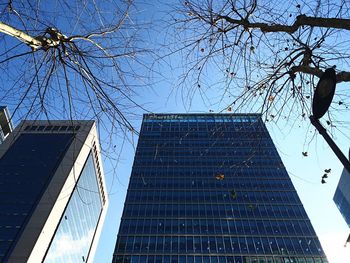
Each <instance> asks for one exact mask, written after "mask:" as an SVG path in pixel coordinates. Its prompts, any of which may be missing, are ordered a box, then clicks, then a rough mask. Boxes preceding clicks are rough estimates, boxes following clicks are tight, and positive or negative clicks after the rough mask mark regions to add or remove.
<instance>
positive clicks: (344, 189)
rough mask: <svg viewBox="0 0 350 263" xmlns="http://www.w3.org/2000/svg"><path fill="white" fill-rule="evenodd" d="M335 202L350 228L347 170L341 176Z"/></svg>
mask: <svg viewBox="0 0 350 263" xmlns="http://www.w3.org/2000/svg"><path fill="white" fill-rule="evenodd" d="M349 155H350V154H349ZM333 200H334V202H335V204H336V205H337V207H338V209H339V211H340V213H341V214H342V216H343V218H344V220H345V222H346V223H347V225H348V226H349V227H350V173H349V172H348V171H347V170H346V169H345V168H344V169H343V172H342V174H341V177H340V180H339V183H338V186H337V189H336V190H335V193H334V197H333Z"/></svg>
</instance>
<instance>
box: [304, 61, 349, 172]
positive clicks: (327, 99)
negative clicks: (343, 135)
mask: <svg viewBox="0 0 350 263" xmlns="http://www.w3.org/2000/svg"><path fill="white" fill-rule="evenodd" d="M336 83H337V78H336V74H335V70H334V69H333V68H329V69H326V71H325V72H324V73H323V75H322V76H321V78H320V80H319V81H318V83H317V86H316V90H315V94H314V98H313V101H312V114H313V115H311V116H310V121H311V124H312V125H314V126H315V128H316V129H317V130H318V131H319V133H320V134H321V135H322V136H323V138H324V139H325V140H326V142H327V143H328V145H329V146H330V147H331V149H332V150H333V152H334V153H335V155H336V156H337V157H338V159H339V160H340V161H341V162H342V164H343V165H344V167H345V169H346V170H347V171H348V172H349V173H350V162H349V160H348V159H347V158H346V157H345V156H344V154H343V153H342V152H341V150H340V149H339V147H338V146H337V145H336V144H335V142H334V141H333V140H332V138H331V137H330V136H329V135H328V133H327V131H326V129H325V128H324V127H323V126H322V124H321V123H320V121H319V119H320V118H322V116H323V115H324V114H325V113H326V112H327V110H328V108H329V106H330V105H331V103H332V99H333V96H334V92H335V85H336Z"/></svg>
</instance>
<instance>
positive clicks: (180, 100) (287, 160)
mask: <svg viewBox="0 0 350 263" xmlns="http://www.w3.org/2000/svg"><path fill="white" fill-rule="evenodd" d="M163 8H164V5H162V4H159V5H157V4H154V5H152V4H148V5H145V7H144V8H140V7H139V13H138V15H140V16H142V17H143V18H144V19H145V20H148V19H150V18H152V19H157V20H161V19H162V18H163V17H162V16H163V15H166V12H165V11H164V9H163ZM150 38H151V39H152V41H154V42H156V41H159V42H162V41H163V38H164V31H158V33H156V34H151V37H150ZM166 62H167V63H163V64H161V66H160V67H158V70H159V71H158V73H161V74H159V75H158V74H155V75H154V76H155V77H156V80H157V81H155V84H153V85H152V86H151V87H149V88H145V89H142V90H141V92H140V94H139V96H138V102H140V103H144V105H146V108H147V109H148V110H149V111H151V112H158V113H174V112H209V111H211V110H212V111H214V112H220V111H222V110H224V109H225V107H226V106H227V104H225V101H224V102H221V103H218V102H217V101H218V99H217V95H218V93H217V90H216V89H213V90H208V91H207V93H206V94H207V97H208V98H211V99H208V100H207V99H205V98H204V99H203V97H201V96H199V94H196V95H195V96H194V97H193V98H192V102H191V106H189V105H188V104H186V103H184V101H186V96H183V94H182V93H181V92H179V90H177V84H178V81H179V78H178V76H179V74H181V70H180V69H178V68H177V63H180V62H181V61H178V58H177V57H172V58H170V59H169V58H168V59H167V61H166ZM213 72H215V70H213ZM160 75H162V76H160ZM164 76H166V79H164V78H163V77H164ZM209 79H210V81H212V82H215V76H209ZM346 90H347V87H346V84H342V85H338V87H337V93H338V94H340V93H343V92H344V91H345V92H346ZM184 97H185V98H184ZM310 104H311V102H310ZM310 106H311V105H310ZM224 112H225V111H224ZM140 113H141V112H140ZM331 114H336V118H337V120H339V121H341V125H340V123H339V127H341V129H340V130H338V129H337V128H334V129H332V134H333V135H334V139H335V140H336V143H337V144H338V145H339V146H340V148H341V150H342V151H343V152H344V153H347V152H348V148H349V146H350V140H349V137H347V136H346V134H343V133H342V132H344V131H346V130H348V129H349V124H350V116H348V114H346V112H343V113H341V112H336V111H332V108H331ZM141 121H142V117H141V115H140V116H139V117H138V119H135V121H134V124H135V126H136V127H138V128H139V127H140V124H141ZM321 122H322V120H321ZM324 123H325V121H324ZM266 125H267V127H268V129H269V131H270V134H271V136H272V138H273V141H274V143H275V145H276V147H277V149H278V152H279V154H280V156H281V158H282V160H283V162H284V165H285V167H286V169H287V171H288V173H289V175H290V177H291V179H292V181H293V184H294V186H295V188H296V190H297V192H298V194H299V197H300V198H301V200H302V202H303V205H304V207H305V209H306V211H307V214H308V215H309V217H310V220H311V222H312V224H313V226H314V228H315V231H316V233H317V235H318V236H319V239H320V241H321V244H322V246H323V249H324V250H325V253H326V255H327V257H328V259H329V261H330V263H344V260H346V259H348V258H350V245H349V246H348V247H347V248H344V243H345V240H346V238H347V236H348V234H349V233H350V230H349V228H348V226H347V225H346V223H345V221H344V220H343V218H342V216H341V214H340V213H339V211H338V209H337V208H336V206H335V204H334V202H333V195H334V192H335V189H336V186H337V183H338V181H339V178H340V174H341V172H342V165H341V163H340V162H339V161H338V160H337V158H336V157H335V155H334V154H333V152H332V151H331V150H330V149H329V147H328V145H327V144H326V143H325V142H324V140H323V138H322V137H321V135H319V134H317V133H316V132H315V130H314V128H313V127H311V124H310V122H309V121H308V119H304V120H298V119H296V120H294V119H292V120H287V121H286V120H283V119H281V120H279V121H278V122H277V123H276V122H268V123H266ZM133 141H134V145H130V144H125V145H124V151H123V152H124V153H127V154H122V155H121V156H122V158H121V159H120V161H119V163H118V166H117V169H116V174H113V175H112V174H107V179H108V180H109V182H111V176H116V177H117V178H118V179H114V180H113V187H112V188H110V189H109V191H110V193H111V195H110V206H109V211H108V214H107V218H106V223H105V227H104V231H103V233H102V236H101V241H100V245H99V247H98V250H97V255H96V262H110V260H111V257H112V251H113V250H114V245H115V239H116V234H117V231H118V228H119V223H120V218H121V214H122V209H123V204H124V199H125V195H126V191H127V186H128V180H129V176H130V173H131V166H132V162H133V153H134V150H135V147H136V143H137V137H134V140H133ZM305 151H307V152H308V156H307V157H305V156H303V155H302V152H305ZM107 163H108V161H107ZM107 163H106V166H107V167H106V169H105V170H107V171H108V170H109V169H108V164H107ZM328 168H331V169H332V171H331V174H330V176H329V178H328V179H327V183H326V184H321V177H322V175H323V171H324V169H328ZM109 185H111V184H110V183H109ZM111 241H113V242H111Z"/></svg>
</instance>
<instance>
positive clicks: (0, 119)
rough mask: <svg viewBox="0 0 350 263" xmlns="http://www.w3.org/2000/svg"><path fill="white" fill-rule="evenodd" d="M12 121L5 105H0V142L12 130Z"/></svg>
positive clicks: (0, 142)
mask: <svg viewBox="0 0 350 263" xmlns="http://www.w3.org/2000/svg"><path fill="white" fill-rule="evenodd" d="M12 130H13V127H12V122H11V118H10V114H9V112H8V110H7V107H6V106H0V144H2V143H3V141H4V140H5V139H6V137H7V136H8V135H9V134H10V133H11V132H12Z"/></svg>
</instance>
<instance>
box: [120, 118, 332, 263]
mask: <svg viewBox="0 0 350 263" xmlns="http://www.w3.org/2000/svg"><path fill="white" fill-rule="evenodd" d="M113 262H115V263H121V262H125V263H126V262H127V263H129V262H132V263H141V262H142V263H144V262H145V263H146V262H147V263H155V262H156V263H158V262H159V263H160V262H163V263H168V262H172V263H176V262H180V263H185V262H187V263H202V262H203V263H204V262H205V263H253V262H254V263H267V262H269V263H272V262H276V263H287V262H288V263H322V262H327V259H326V256H325V254H324V252H323V250H322V247H321V245H320V242H319V240H318V238H317V236H316V234H315V231H314V229H313V227H312V225H311V223H310V220H309V218H308V216H307V214H306V213H305V210H304V208H303V205H302V203H301V201H300V199H299V198H298V195H297V193H296V191H295V189H294V187H293V184H292V182H291V180H290V178H289V176H288V174H287V172H286V169H285V168H284V166H283V164H282V161H281V159H280V157H279V155H278V153H277V150H276V148H275V146H274V144H273V142H272V140H271V138H270V136H269V134H268V131H267V129H266V127H265V125H264V123H263V122H262V120H261V117H260V115H256V114H244V115H237V114H156V115H144V118H143V123H142V128H141V132H140V138H139V142H138V146H137V150H136V155H135V159H134V164H133V169H132V174H131V178H130V183H129V189H128V193H127V197H126V201H125V206H124V211H123V216H122V220H121V225H120V229H119V234H118V239H117V243H116V247H115V252H114V257H113Z"/></svg>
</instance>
